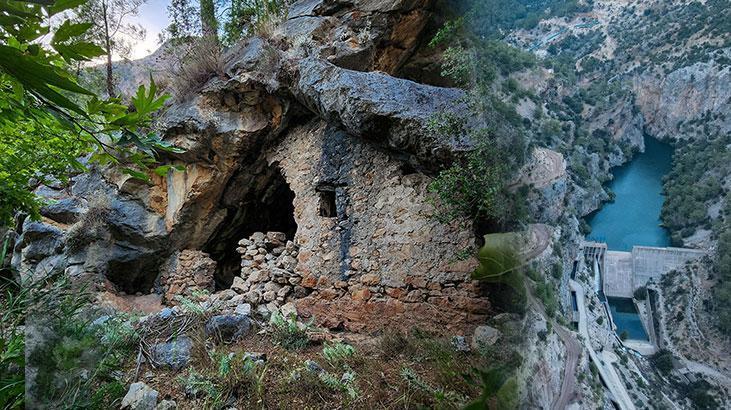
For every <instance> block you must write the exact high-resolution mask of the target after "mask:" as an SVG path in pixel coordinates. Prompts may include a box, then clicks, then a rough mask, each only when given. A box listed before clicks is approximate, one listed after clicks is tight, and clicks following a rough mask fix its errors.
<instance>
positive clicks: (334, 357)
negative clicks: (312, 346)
mask: <svg viewBox="0 0 731 410" xmlns="http://www.w3.org/2000/svg"><path fill="white" fill-rule="evenodd" d="M353 355H355V348H354V347H353V346H351V345H348V344H345V343H342V342H337V343H334V344H329V343H325V347H323V348H322V357H324V358H325V360H327V362H328V363H330V365H331V366H337V365H338V364H340V363H345V362H347V360H348V359H350V358H351V357H353Z"/></svg>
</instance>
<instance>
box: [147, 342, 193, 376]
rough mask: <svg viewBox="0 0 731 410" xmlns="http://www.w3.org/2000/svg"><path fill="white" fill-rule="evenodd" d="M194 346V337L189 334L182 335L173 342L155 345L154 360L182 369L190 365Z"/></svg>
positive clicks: (175, 368) (153, 349)
mask: <svg viewBox="0 0 731 410" xmlns="http://www.w3.org/2000/svg"><path fill="white" fill-rule="evenodd" d="M192 348H193V339H191V338H189V337H188V336H180V337H178V338H177V339H175V340H173V341H171V342H167V343H158V344H156V345H153V346H152V360H154V361H155V362H156V363H158V364H161V365H165V366H170V368H171V369H173V370H180V369H182V368H184V367H187V366H188V362H190V350H191V349H192Z"/></svg>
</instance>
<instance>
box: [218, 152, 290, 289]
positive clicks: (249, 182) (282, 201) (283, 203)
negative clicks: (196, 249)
mask: <svg viewBox="0 0 731 410" xmlns="http://www.w3.org/2000/svg"><path fill="white" fill-rule="evenodd" d="M232 181H233V184H232V186H229V187H228V188H227V192H226V193H225V194H224V197H225V198H227V200H228V202H235V205H229V206H226V208H227V209H228V215H227V217H226V219H225V220H224V222H223V223H221V225H220V226H219V228H218V231H217V232H216V233H215V234H214V235H213V236H212V237H211V239H209V241H208V244H207V245H206V247H205V249H204V250H205V251H206V252H208V253H209V254H210V255H211V258H213V259H214V260H215V261H216V262H217V268H216V276H215V280H216V289H228V288H229V287H230V286H231V284H232V283H233V278H234V277H235V276H237V275H239V274H240V271H241V255H239V253H238V252H237V251H236V248H237V247H238V242H239V240H241V239H243V238H248V237H249V236H251V234H253V233H254V232H264V233H266V232H284V233H285V234H286V236H287V239H290V240H292V239H294V234H295V233H296V232H297V223H296V222H295V220H294V203H293V201H294V197H295V194H294V192H292V190H291V189H290V188H289V184H287V181H286V180H285V179H284V177H283V176H282V173H281V172H280V170H279V167H278V165H277V164H272V165H270V166H267V167H265V169H263V170H262V171H261V172H260V173H258V174H257V175H254V176H253V177H251V176H250V175H242V176H241V177H239V178H234V179H232ZM240 185H244V186H240ZM232 197H236V199H237V200H236V201H232V200H231V198H232Z"/></svg>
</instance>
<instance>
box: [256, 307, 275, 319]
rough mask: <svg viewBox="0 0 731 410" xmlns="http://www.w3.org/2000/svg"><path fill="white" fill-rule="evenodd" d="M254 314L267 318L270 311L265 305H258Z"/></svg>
mask: <svg viewBox="0 0 731 410" xmlns="http://www.w3.org/2000/svg"><path fill="white" fill-rule="evenodd" d="M256 314H257V315H258V316H259V317H261V318H262V319H264V320H269V318H270V317H271V315H272V312H271V310H269V309H268V308H267V307H266V305H259V306H257V307H256Z"/></svg>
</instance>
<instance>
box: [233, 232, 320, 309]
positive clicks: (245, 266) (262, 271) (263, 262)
mask: <svg viewBox="0 0 731 410" xmlns="http://www.w3.org/2000/svg"><path fill="white" fill-rule="evenodd" d="M237 251H238V252H239V253H240V254H241V276H240V277H235V278H234V282H233V285H232V286H231V289H233V290H234V291H236V292H237V293H239V294H243V295H244V299H245V300H246V301H247V302H249V303H251V304H252V305H266V307H267V308H268V310H269V311H270V312H271V311H275V310H279V307H280V306H281V305H283V304H285V303H286V302H288V301H289V300H291V299H293V298H295V299H296V298H301V297H305V296H307V294H308V291H307V289H305V288H304V287H302V286H300V284H301V282H302V277H301V276H300V275H299V274H297V273H296V272H295V267H296V266H297V255H298V254H299V248H298V247H297V246H296V245H295V244H294V242H292V241H290V240H287V236H286V235H285V234H284V233H282V232H267V233H266V234H264V233H262V232H256V233H254V234H253V235H251V236H250V237H249V238H248V239H242V240H240V241H239V247H238V248H237Z"/></svg>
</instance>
